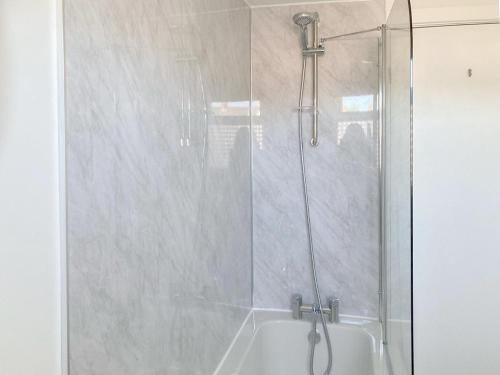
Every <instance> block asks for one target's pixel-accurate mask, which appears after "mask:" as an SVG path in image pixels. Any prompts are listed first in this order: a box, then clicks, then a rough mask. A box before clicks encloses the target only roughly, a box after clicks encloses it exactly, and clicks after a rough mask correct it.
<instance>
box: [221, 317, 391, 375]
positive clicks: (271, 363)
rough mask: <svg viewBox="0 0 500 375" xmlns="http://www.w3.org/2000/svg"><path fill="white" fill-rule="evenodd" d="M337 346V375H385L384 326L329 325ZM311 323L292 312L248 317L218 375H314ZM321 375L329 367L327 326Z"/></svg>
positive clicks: (319, 359) (318, 359)
mask: <svg viewBox="0 0 500 375" xmlns="http://www.w3.org/2000/svg"><path fill="white" fill-rule="evenodd" d="M328 329H329V332H330V337H331V338H332V344H333V371H332V372H331V374H332V375H384V374H386V371H385V370H384V368H385V365H384V358H383V349H382V348H383V346H382V343H381V340H380V325H379V323H378V322H375V321H370V320H364V319H357V318H343V319H342V320H341V323H340V324H328ZM310 331H311V323H310V322H308V321H295V320H293V319H292V316H291V313H290V312H282V311H259V310H256V311H253V312H251V313H250V315H249V316H248V317H247V319H246V321H245V323H244V324H243V326H242V328H241V329H240V331H239V332H238V334H237V336H236V338H235V340H234V341H233V343H232V344H231V346H230V348H229V350H228V352H227V353H226V355H225V356H224V358H223V359H222V361H221V363H220V364H219V367H218V368H217V370H216V371H215V373H214V375H309V367H308V366H309V351H310V346H309V345H310V344H309V340H308V335H309V333H310ZM318 331H319V332H320V334H321V341H320V343H319V344H318V346H317V347H316V356H315V366H314V368H315V373H316V374H318V375H320V374H322V373H323V372H324V370H325V368H326V365H327V360H328V356H327V350H326V344H325V339H324V336H323V332H322V328H321V325H320V324H318Z"/></svg>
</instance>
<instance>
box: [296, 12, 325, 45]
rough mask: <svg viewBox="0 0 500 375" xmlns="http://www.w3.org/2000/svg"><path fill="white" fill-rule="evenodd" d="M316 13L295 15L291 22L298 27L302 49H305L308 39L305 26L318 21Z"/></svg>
mask: <svg viewBox="0 0 500 375" xmlns="http://www.w3.org/2000/svg"><path fill="white" fill-rule="evenodd" d="M318 18H319V16H318V13H307V12H302V13H297V14H296V15H294V16H293V22H294V23H295V24H296V25H297V26H299V27H300V29H301V32H302V46H303V48H304V49H307V47H308V42H309V40H308V39H309V38H308V35H307V26H308V25H309V24H311V23H313V22H316V21H318Z"/></svg>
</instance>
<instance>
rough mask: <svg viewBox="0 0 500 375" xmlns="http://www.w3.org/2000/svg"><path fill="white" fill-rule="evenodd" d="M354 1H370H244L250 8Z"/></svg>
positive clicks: (348, 0) (351, 0)
mask: <svg viewBox="0 0 500 375" xmlns="http://www.w3.org/2000/svg"><path fill="white" fill-rule="evenodd" d="M354 1H371V0H246V2H247V4H248V5H250V6H251V7H257V6H270V5H285V4H306V3H347V2H349V3H351V2H354Z"/></svg>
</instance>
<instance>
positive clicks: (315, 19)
mask: <svg viewBox="0 0 500 375" xmlns="http://www.w3.org/2000/svg"><path fill="white" fill-rule="evenodd" d="M293 21H294V22H295V24H297V25H298V26H299V27H300V28H301V34H302V35H301V36H302V47H303V50H302V75H301V81H300V93H299V107H298V126H299V147H300V161H301V167H302V187H303V192H304V207H305V213H306V223H307V239H308V243H309V257H310V262H311V273H312V276H313V283H314V292H315V293H314V294H315V299H316V301H315V305H313V307H312V312H313V318H312V321H313V325H312V331H311V333H312V336H310V337H311V340H310V342H311V352H310V355H309V373H310V375H314V354H315V349H316V344H317V342H318V340H317V338H316V336H317V335H316V325H317V319H318V316H319V319H320V320H321V325H322V327H323V332H324V335H325V340H326V345H327V350H328V364H327V368H326V370H325V372H324V373H323V374H324V375H329V374H330V372H331V370H332V364H333V353H332V343H331V339H330V334H329V332H328V327H327V325H326V318H325V315H324V313H323V304H322V301H321V292H320V289H319V283H318V274H317V270H316V259H315V253H314V241H313V236H312V225H311V214H310V206H309V192H308V187H307V170H306V161H305V157H304V136H303V129H302V117H303V116H302V114H303V109H304V108H303V106H304V85H305V80H306V70H307V59H308V57H309V56H312V58H313V105H312V111H313V136H312V139H311V145H312V146H317V145H318V56H319V54H320V53H322V52H324V51H322V49H321V47H320V45H319V15H318V13H298V14H296V15H295V16H294V17H293ZM311 23H312V28H313V43H312V48H311V49H309V40H308V39H309V38H308V30H307V29H308V27H309V25H310V24H311ZM297 298H300V297H297V296H294V297H293V300H297ZM293 300H292V303H294V302H293ZM294 306H296V308H297V309H298V310H299V311H300V308H301V300H300V302H299V304H298V305H294ZM333 308H334V304H332V303H331V304H330V313H332V312H333ZM335 310H336V312H337V313H338V303H337V306H336V309H335ZM295 315H296V316H297V315H299V314H295Z"/></svg>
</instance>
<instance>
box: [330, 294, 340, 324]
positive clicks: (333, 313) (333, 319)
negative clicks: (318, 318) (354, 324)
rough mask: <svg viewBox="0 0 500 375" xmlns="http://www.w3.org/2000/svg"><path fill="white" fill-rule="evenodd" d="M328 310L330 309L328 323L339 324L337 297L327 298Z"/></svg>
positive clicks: (338, 301) (338, 302)
mask: <svg viewBox="0 0 500 375" xmlns="http://www.w3.org/2000/svg"><path fill="white" fill-rule="evenodd" d="M328 308H329V309H330V323H338V322H340V300H339V299H338V298H337V297H330V298H328Z"/></svg>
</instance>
